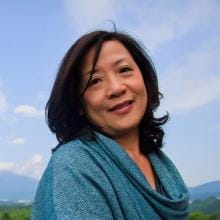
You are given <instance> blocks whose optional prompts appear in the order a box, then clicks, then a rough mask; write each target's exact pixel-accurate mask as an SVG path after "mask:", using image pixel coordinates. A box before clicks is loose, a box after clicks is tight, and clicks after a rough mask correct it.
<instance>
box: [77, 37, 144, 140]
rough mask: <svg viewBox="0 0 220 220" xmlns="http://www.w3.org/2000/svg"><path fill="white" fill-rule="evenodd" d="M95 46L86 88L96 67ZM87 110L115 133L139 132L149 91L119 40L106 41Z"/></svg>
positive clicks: (94, 120)
mask: <svg viewBox="0 0 220 220" xmlns="http://www.w3.org/2000/svg"><path fill="white" fill-rule="evenodd" d="M94 54H95V49H94V48H92V49H90V50H89V51H88V53H87V54H86V56H85V60H84V63H83V66H82V85H81V88H82V90H83V89H84V88H85V87H86V85H87V83H88V81H89V78H90V75H91V70H92V67H93V59H94ZM82 103H83V114H84V115H85V116H86V117H87V118H88V119H89V120H90V122H91V123H92V124H94V125H96V126H98V127H100V128H101V129H102V130H103V131H104V132H106V133H108V134H109V135H111V136H112V137H113V138H114V137H119V136H124V135H127V134H131V132H135V133H136V134H138V127H139V123H140V121H141V119H142V117H143V115H144V113H145V110H146V106H147V91H146V88H145V84H144V80H143V77H142V74H141V72H140V69H139V68H138V66H137V64H136V63H135V61H134V59H133V58H132V56H131V54H130V53H129V52H128V50H127V49H126V48H125V47H124V46H123V44H122V43H120V42H119V41H116V40H110V41H105V42H104V43H103V45H102V48H101V51H100V54H99V58H98V61H97V63H96V66H95V70H94V73H93V74H92V78H91V81H90V83H89V86H88V88H87V89H86V91H85V93H84V95H83V97H82Z"/></svg>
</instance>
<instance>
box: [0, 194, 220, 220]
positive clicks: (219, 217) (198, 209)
mask: <svg viewBox="0 0 220 220" xmlns="http://www.w3.org/2000/svg"><path fill="white" fill-rule="evenodd" d="M30 215H31V205H24V204H23V205H22V204H17V205H16V204H13V205H8V206H6V205H1V206H0V220H28V219H30ZM189 220H220V199H216V198H209V199H206V200H203V201H201V200H197V201H194V202H193V203H191V204H190V216H189Z"/></svg>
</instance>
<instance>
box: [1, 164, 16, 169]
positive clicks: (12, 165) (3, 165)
mask: <svg viewBox="0 0 220 220" xmlns="http://www.w3.org/2000/svg"><path fill="white" fill-rule="evenodd" d="M15 167H16V166H15V164H14V163H13V162H0V170H14V169H15Z"/></svg>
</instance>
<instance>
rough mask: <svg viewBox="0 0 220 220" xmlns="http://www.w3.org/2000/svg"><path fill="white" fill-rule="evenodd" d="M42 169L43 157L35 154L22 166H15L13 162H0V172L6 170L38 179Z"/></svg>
mask: <svg viewBox="0 0 220 220" xmlns="http://www.w3.org/2000/svg"><path fill="white" fill-rule="evenodd" d="M43 169H44V164H43V156H42V155H40V154H35V155H33V157H32V158H31V159H30V160H27V161H25V162H24V163H22V164H15V163H13V162H0V170H8V171H12V172H14V173H17V174H21V175H25V176H29V177H32V178H35V179H39V178H40V177H41V175H42V172H43Z"/></svg>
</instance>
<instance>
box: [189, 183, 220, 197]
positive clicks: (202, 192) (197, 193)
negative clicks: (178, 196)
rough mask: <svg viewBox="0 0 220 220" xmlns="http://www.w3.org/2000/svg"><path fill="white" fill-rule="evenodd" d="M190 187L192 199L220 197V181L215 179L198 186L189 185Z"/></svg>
mask: <svg viewBox="0 0 220 220" xmlns="http://www.w3.org/2000/svg"><path fill="white" fill-rule="evenodd" d="M188 189H189V192H190V198H191V200H192V201H194V200H204V199H207V198H209V197H220V181H213V182H209V183H205V184H202V185H199V186H196V187H189V188H188Z"/></svg>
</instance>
